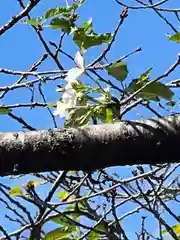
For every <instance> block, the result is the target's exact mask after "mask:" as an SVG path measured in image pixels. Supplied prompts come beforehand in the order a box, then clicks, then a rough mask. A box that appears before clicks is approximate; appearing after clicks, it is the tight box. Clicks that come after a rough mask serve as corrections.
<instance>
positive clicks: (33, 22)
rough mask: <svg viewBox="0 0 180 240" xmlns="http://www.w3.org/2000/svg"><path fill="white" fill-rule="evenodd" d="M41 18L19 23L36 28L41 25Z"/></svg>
mask: <svg viewBox="0 0 180 240" xmlns="http://www.w3.org/2000/svg"><path fill="white" fill-rule="evenodd" d="M41 21H42V18H41V17H38V18H31V19H29V20H23V21H22V22H21V23H23V24H30V25H32V26H35V27H37V26H38V25H39V24H41Z"/></svg>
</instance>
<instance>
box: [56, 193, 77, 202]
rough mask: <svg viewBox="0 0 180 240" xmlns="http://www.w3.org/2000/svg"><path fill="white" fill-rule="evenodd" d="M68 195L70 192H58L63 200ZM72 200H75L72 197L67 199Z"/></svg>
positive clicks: (58, 195)
mask: <svg viewBox="0 0 180 240" xmlns="http://www.w3.org/2000/svg"><path fill="white" fill-rule="evenodd" d="M68 195H69V193H68V192H64V191H61V192H58V194H57V197H58V198H59V199H61V200H63V199H65V198H67V196H68ZM72 200H73V198H72V197H69V198H68V200H67V201H72Z"/></svg>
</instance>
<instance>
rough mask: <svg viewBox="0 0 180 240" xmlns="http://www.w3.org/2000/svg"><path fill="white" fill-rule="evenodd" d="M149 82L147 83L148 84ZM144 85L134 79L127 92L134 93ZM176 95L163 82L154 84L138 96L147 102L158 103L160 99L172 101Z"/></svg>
mask: <svg viewBox="0 0 180 240" xmlns="http://www.w3.org/2000/svg"><path fill="white" fill-rule="evenodd" d="M146 83H147V82H145V84H146ZM143 85H144V82H140V81H139V79H134V80H133V81H132V82H131V83H130V84H129V86H128V88H127V91H128V92H131V93H134V92H135V91H137V90H138V89H139V88H141V87H142V86H143ZM173 95H174V93H173V92H172V91H171V90H170V88H169V87H167V86H166V85H165V84H163V83H161V82H153V83H151V84H150V85H148V86H147V87H145V88H144V89H143V90H142V91H141V92H140V93H139V94H138V96H139V97H141V98H143V99H146V100H154V101H157V100H158V99H159V98H164V99H166V100H169V101H171V100H172V97H173Z"/></svg>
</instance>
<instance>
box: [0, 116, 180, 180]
mask: <svg viewBox="0 0 180 240" xmlns="http://www.w3.org/2000/svg"><path fill="white" fill-rule="evenodd" d="M179 156H180V116H179V115H173V116H169V117H164V118H159V119H150V120H142V121H122V122H116V123H114V124H102V125H94V126H89V127H84V128H76V129H74V128H61V129H51V130H41V131H32V132H13V133H0V176H6V175H17V174H26V173H36V172H45V171H57V170H84V171H93V170H96V169H101V168H105V167H111V166H124V165H134V164H157V163H166V162H172V163H173V162H179V160H180V158H179Z"/></svg>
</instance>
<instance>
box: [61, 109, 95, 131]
mask: <svg viewBox="0 0 180 240" xmlns="http://www.w3.org/2000/svg"><path fill="white" fill-rule="evenodd" d="M90 117H91V109H89V108H88V107H87V108H84V107H82V108H81V107H80V106H79V108H76V109H73V110H71V111H70V112H69V115H68V119H66V121H65V126H66V127H80V126H85V125H87V124H88V123H89V121H90Z"/></svg>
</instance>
